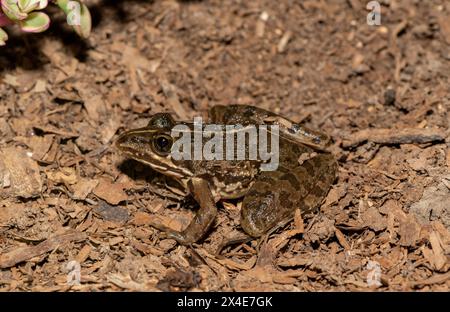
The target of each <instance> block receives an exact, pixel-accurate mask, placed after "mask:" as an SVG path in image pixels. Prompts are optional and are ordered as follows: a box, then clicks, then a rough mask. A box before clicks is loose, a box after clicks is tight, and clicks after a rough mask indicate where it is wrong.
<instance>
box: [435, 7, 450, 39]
mask: <svg viewBox="0 0 450 312" xmlns="http://www.w3.org/2000/svg"><path fill="white" fill-rule="evenodd" d="M438 22H439V28H440V30H441V33H442V36H443V37H444V39H445V41H446V42H447V44H450V15H447V16H446V15H444V14H441V15H439V18H438Z"/></svg>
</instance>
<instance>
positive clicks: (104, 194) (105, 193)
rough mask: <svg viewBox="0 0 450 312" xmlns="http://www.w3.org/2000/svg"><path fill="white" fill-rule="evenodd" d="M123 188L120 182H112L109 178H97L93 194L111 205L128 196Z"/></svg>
mask: <svg viewBox="0 0 450 312" xmlns="http://www.w3.org/2000/svg"><path fill="white" fill-rule="evenodd" d="M123 188H124V185H123V184H122V183H113V182H112V181H111V180H109V179H105V178H103V179H100V180H99V183H98V185H97V187H96V188H95V189H94V194H95V195H96V196H98V197H99V198H101V199H103V200H106V201H107V202H108V203H110V204H111V205H117V204H118V203H120V202H121V201H124V200H126V199H127V198H128V196H127V194H126V193H125V191H124V190H123Z"/></svg>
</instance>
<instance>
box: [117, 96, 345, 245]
mask: <svg viewBox="0 0 450 312" xmlns="http://www.w3.org/2000/svg"><path fill="white" fill-rule="evenodd" d="M210 117H211V123H212V124H221V125H237V124H239V125H242V126H243V127H241V128H239V127H236V129H234V130H233V131H234V132H235V133H234V135H237V136H239V133H240V132H241V131H247V129H248V127H249V126H253V125H255V126H256V125H258V126H259V125H266V127H267V129H269V130H268V131H267V134H268V137H269V138H270V140H269V141H270V143H272V142H275V141H276V142H277V143H278V155H277V156H278V157H277V158H278V166H277V168H276V170H271V171H263V170H262V166H263V165H264V164H267V159H264V160H263V159H261V157H257V158H256V159H232V160H220V159H209V160H208V159H192V157H191V159H186V158H184V159H179V158H178V157H174V154H173V151H174V146H175V145H176V144H177V143H176V142H177V137H175V136H174V132H173V131H172V130H174V129H176V126H182V127H181V128H182V130H181V131H180V132H182V134H183V135H185V134H189V135H191V134H192V136H191V137H195V135H196V133H197V134H198V133H200V132H203V133H204V132H205V131H206V132H208V131H209V135H206V136H205V135H202V134H200V138H201V143H202V144H205V143H206V142H207V141H208V140H209V139H210V138H211V137H212V136H214V135H217V136H218V135H223V131H222V132H220V134H219V133H214V131H215V130H212V131H211V130H207V126H208V124H206V125H202V126H201V128H198V127H197V128H196V126H195V124H193V123H188V122H176V121H174V120H173V118H172V117H171V116H170V115H169V114H167V113H159V114H156V115H154V116H153V117H152V118H151V120H150V122H149V124H148V126H147V127H144V128H139V129H134V130H129V131H126V132H124V133H123V134H122V135H120V137H119V138H118V139H117V141H116V142H115V145H116V147H117V148H118V149H119V150H120V151H121V152H122V153H123V154H125V156H128V157H130V158H132V159H135V160H137V161H139V162H142V163H144V164H146V165H149V166H150V167H152V168H153V169H154V170H156V171H158V172H160V173H162V174H164V175H167V176H170V177H172V178H174V179H175V180H177V181H178V182H179V183H180V184H181V185H182V186H183V187H184V188H185V189H186V190H187V191H188V192H190V193H191V194H192V196H193V197H194V199H195V200H196V201H197V203H198V204H199V206H200V208H199V210H198V211H197V212H196V214H195V216H194V218H193V220H192V221H191V222H190V224H189V225H188V226H187V228H186V229H184V230H183V231H181V232H178V231H174V230H172V229H170V228H167V227H165V226H163V225H161V224H158V223H153V224H152V226H154V227H156V228H158V229H160V230H162V231H164V232H166V233H167V235H168V237H170V238H174V239H176V240H177V241H178V242H179V243H181V244H190V243H193V242H196V241H198V240H199V239H201V238H202V237H203V236H204V235H205V233H206V232H207V231H208V229H209V228H210V226H211V225H212V224H213V222H214V220H215V217H216V215H217V208H216V202H217V201H218V200H220V199H232V198H240V197H243V203H242V210H241V222H240V224H241V227H242V229H243V230H244V231H245V232H246V233H247V234H248V235H250V236H251V237H254V238H257V237H260V236H261V235H263V234H265V233H267V232H268V231H270V230H272V229H274V228H276V227H277V226H279V225H281V224H285V223H286V222H288V221H289V220H291V219H292V218H293V216H294V212H295V210H296V209H300V211H301V213H303V214H304V213H307V212H311V211H313V210H315V209H317V208H318V207H319V205H320V203H321V202H322V200H323V199H324V197H325V196H326V194H327V193H328V191H329V189H330V187H331V185H332V183H333V181H334V180H335V178H336V173H337V163H336V160H335V158H334V157H333V155H332V154H330V153H329V152H326V151H325V149H326V147H327V145H328V144H329V137H328V136H326V135H325V134H323V133H320V132H318V131H314V130H311V129H308V128H306V127H303V126H301V125H299V124H297V123H295V122H293V121H291V120H289V119H287V118H284V117H281V116H279V115H277V114H274V113H272V112H269V111H266V110H264V109H261V108H257V107H254V106H248V105H228V106H214V107H213V108H212V109H211V110H210ZM273 129H275V130H277V131H275V130H273ZM275 132H276V133H275ZM178 134H180V133H178ZM244 136H245V135H244ZM198 137H199V136H197V138H198ZM192 143H198V142H194V141H192ZM233 144H234V147H233V148H234V149H235V150H237V149H238V148H239V147H242V146H240V145H238V144H237V143H233ZM193 145H194V144H192V146H193ZM249 146H251V144H248V145H246V146H245V151H246V155H249V154H248V152H249ZM219 153H220V151H219ZM225 153H226V151H225V149H224V150H223V155H224V156H226V155H225ZM234 155H236V152H234ZM305 155H306V157H305ZM223 158H226V157H223ZM302 159H303V160H302Z"/></svg>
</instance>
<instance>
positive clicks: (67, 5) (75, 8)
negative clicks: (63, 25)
mask: <svg viewBox="0 0 450 312" xmlns="http://www.w3.org/2000/svg"><path fill="white" fill-rule="evenodd" d="M56 4H57V5H58V6H59V7H60V8H61V10H63V11H64V13H65V14H66V15H67V24H69V25H70V26H72V27H73V29H74V30H75V32H76V33H77V34H78V35H79V36H80V37H83V38H87V37H89V35H90V33H91V28H92V19H91V13H90V12H89V9H88V8H87V6H86V5H85V4H84V3H81V2H79V1H76V0H56Z"/></svg>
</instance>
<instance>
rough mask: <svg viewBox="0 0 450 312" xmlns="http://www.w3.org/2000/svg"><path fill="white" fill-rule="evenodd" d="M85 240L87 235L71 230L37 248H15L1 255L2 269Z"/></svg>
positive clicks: (0, 266) (0, 265)
mask: <svg viewBox="0 0 450 312" xmlns="http://www.w3.org/2000/svg"><path fill="white" fill-rule="evenodd" d="M84 239H86V234H84V233H80V232H75V231H72V230H70V231H68V232H66V233H64V234H60V235H55V236H53V237H51V238H49V239H47V240H45V241H43V242H42V243H40V244H38V245H36V246H30V247H28V246H27V247H19V248H15V249H14V250H12V251H10V252H7V253H4V254H2V255H0V268H2V269H5V268H9V267H12V266H14V265H16V264H18V263H20V262H23V261H26V260H29V259H31V258H34V257H37V256H40V255H43V254H45V253H46V252H49V251H52V250H54V249H55V248H58V247H59V246H63V245H66V244H68V243H70V242H75V241H82V240H84Z"/></svg>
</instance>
